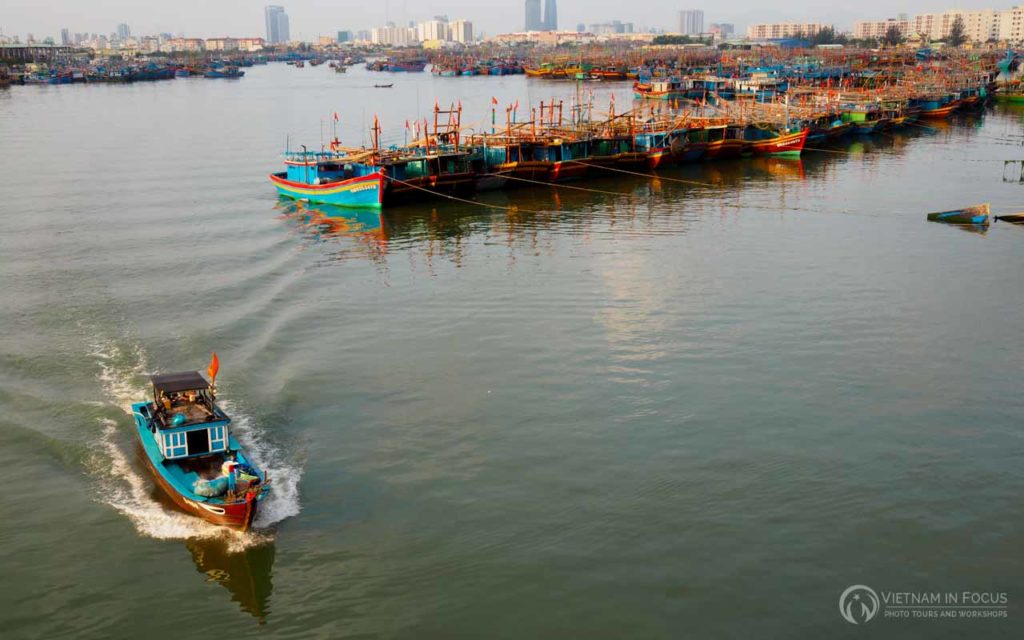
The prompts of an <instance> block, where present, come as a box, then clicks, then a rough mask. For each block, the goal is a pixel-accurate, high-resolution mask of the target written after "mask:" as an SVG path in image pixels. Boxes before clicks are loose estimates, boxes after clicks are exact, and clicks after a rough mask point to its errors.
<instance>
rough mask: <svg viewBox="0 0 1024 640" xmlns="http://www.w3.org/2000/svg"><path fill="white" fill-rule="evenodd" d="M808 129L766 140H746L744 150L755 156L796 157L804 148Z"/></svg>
mask: <svg viewBox="0 0 1024 640" xmlns="http://www.w3.org/2000/svg"><path fill="white" fill-rule="evenodd" d="M808 133H809V130H808V129H804V130H803V131H800V132H797V133H790V134H787V135H784V136H778V137H777V138H768V139H766V140H747V141H744V142H745V144H746V151H747V152H748V153H752V154H754V155H757V156H784V157H785V156H789V157H797V156H799V155H800V153H801V152H802V151H803V149H804V143H805V142H806V141H807V134H808Z"/></svg>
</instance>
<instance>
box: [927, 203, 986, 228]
mask: <svg viewBox="0 0 1024 640" xmlns="http://www.w3.org/2000/svg"><path fill="white" fill-rule="evenodd" d="M988 214H989V207H988V203H987V202H986V203H984V204H979V205H975V206H973V207H965V208H963V209H954V210H952V211H940V212H938V213H929V214H928V220H930V221H931V222H945V223H946V224H976V225H984V226H988Z"/></svg>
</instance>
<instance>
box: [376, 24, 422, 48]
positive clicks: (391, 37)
mask: <svg viewBox="0 0 1024 640" xmlns="http://www.w3.org/2000/svg"><path fill="white" fill-rule="evenodd" d="M370 41H371V42H372V43H373V44H385V45H392V46H396V47H404V46H407V45H410V44H416V43H417V42H419V41H420V40H419V38H418V37H417V33H416V29H412V28H409V27H395V26H390V27H377V28H376V29H374V30H372V31H371V32H370Z"/></svg>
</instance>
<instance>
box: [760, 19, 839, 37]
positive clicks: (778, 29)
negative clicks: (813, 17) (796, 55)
mask: <svg viewBox="0 0 1024 640" xmlns="http://www.w3.org/2000/svg"><path fill="white" fill-rule="evenodd" d="M826 28H834V27H832V25H830V24H822V23H818V22H773V23H768V24H752V25H750V26H749V27H747V38H749V39H750V40H778V39H781V38H810V37H812V36H814V35H816V34H817V33H818V32H819V31H821V30H822V29H826Z"/></svg>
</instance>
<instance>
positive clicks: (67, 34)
mask: <svg viewBox="0 0 1024 640" xmlns="http://www.w3.org/2000/svg"><path fill="white" fill-rule="evenodd" d="M60 43H61V44H62V45H64V46H65V47H66V46H68V45H69V44H71V30H70V29H68V28H67V27H64V28H63V29H61V30H60Z"/></svg>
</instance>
